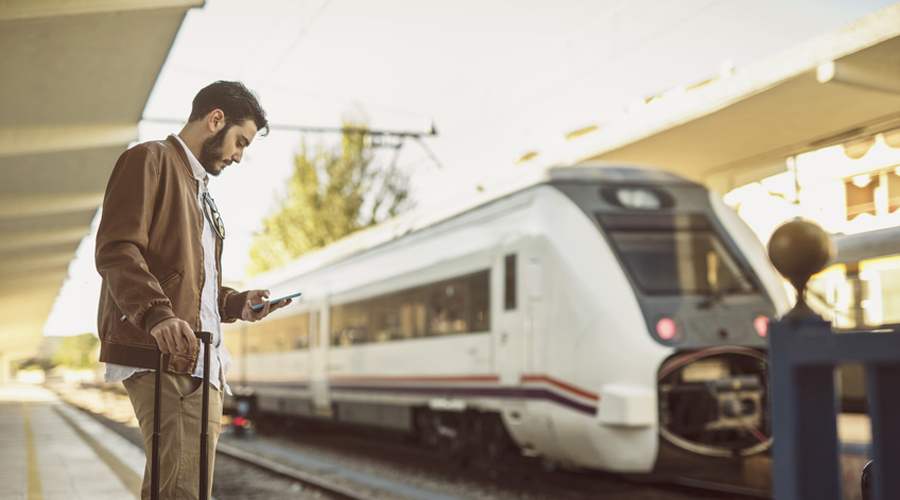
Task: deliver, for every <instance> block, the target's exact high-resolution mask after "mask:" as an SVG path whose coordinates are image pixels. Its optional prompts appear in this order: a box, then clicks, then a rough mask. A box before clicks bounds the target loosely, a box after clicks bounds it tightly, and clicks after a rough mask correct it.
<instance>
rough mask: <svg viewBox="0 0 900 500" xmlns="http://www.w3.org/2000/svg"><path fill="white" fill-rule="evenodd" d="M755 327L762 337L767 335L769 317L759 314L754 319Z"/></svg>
mask: <svg viewBox="0 0 900 500" xmlns="http://www.w3.org/2000/svg"><path fill="white" fill-rule="evenodd" d="M753 328H754V329H756V333H757V334H759V336H760V337H765V336H766V335H768V334H769V318H767V317H765V316H757V317H756V319H754V320H753Z"/></svg>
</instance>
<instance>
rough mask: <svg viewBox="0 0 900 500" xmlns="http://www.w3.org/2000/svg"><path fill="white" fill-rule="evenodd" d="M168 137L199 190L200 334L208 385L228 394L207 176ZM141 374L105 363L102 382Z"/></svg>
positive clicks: (228, 364) (200, 371)
mask: <svg viewBox="0 0 900 500" xmlns="http://www.w3.org/2000/svg"><path fill="white" fill-rule="evenodd" d="M172 137H174V138H175V139H177V140H178V143H179V144H181V147H182V148H183V149H184V152H185V153H186V154H187V157H188V161H189V162H190V164H191V171H192V172H193V174H194V177H195V178H196V179H197V180H198V181H200V182H199V183H198V184H199V188H198V189H197V204H198V205H199V207H200V213H201V214H203V217H202V218H203V233H202V235H201V241H202V243H203V264H204V270H205V274H206V280H204V283H203V291H202V292H201V295H200V328H202V329H203V331H206V332H210V333H212V351H211V352H210V356H209V360H210V366H209V373H210V377H209V378H210V382H211V383H212V385H213V386H214V387H215V388H216V389H218V390H220V391H221V390H222V387H223V386H224V388H225V392H227V393H228V394H231V389H230V388H229V387H228V384H227V383H226V382H225V374H226V373H228V369H229V368H231V354H230V353H229V352H228V349H227V348H226V347H225V344H224V343H223V342H222V318H221V316H220V315H219V307H218V297H219V290H218V283H219V276H218V272H217V270H216V240H215V238H218V236H217V235H216V234H214V232H213V229H212V226H211V223H210V221H209V217H212V213H211V211H210V210H209V209H208V208H207V207H206V206H204V205H205V204H206V201H205V200H204V196H203V195H204V194H206V186H207V184H208V183H209V176H208V175H207V173H206V170H205V169H204V168H203V166H202V165H200V162H199V161H198V160H197V158H195V157H194V154H193V153H192V152H191V150H190V149H188V147H187V145H185V143H184V141H182V140H181V137H178V136H177V135H175V134H173V135H172ZM204 349H205V346H204V345H203V344H202V343H201V345H200V360H199V362H198V363H197V370H196V371H195V372H194V374H193V376H194V377H198V378H202V377H203V350H204ZM142 371H151V370H147V369H146V368H135V367H133V366H123V365H117V364H115V363H107V364H106V375H105V376H104V380H106V381H107V382H121V381H122V380H125V379H127V378H129V377H131V376H132V375H134V374H135V373H138V372H142Z"/></svg>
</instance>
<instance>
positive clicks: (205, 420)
mask: <svg viewBox="0 0 900 500" xmlns="http://www.w3.org/2000/svg"><path fill="white" fill-rule="evenodd" d="M197 337H199V338H200V340H201V341H202V343H203V409H202V411H201V417H200V419H201V420H200V500H207V499H208V498H209V347H210V344H211V342H212V334H211V333H209V332H197Z"/></svg>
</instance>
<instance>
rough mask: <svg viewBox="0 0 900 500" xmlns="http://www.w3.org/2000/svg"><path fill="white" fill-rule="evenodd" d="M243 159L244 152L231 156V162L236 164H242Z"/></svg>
mask: <svg viewBox="0 0 900 500" xmlns="http://www.w3.org/2000/svg"><path fill="white" fill-rule="evenodd" d="M243 157H244V152H243V151H238V152H237V153H235V154H233V155H231V161H233V162H235V163H240V162H241V158H243Z"/></svg>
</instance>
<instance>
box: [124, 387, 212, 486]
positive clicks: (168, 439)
mask: <svg viewBox="0 0 900 500" xmlns="http://www.w3.org/2000/svg"><path fill="white" fill-rule="evenodd" d="M155 375H156V374H155V373H154V372H140V373H136V374H135V375H134V376H132V377H130V378H128V379H127V380H125V381H123V384H124V385H125V390H126V391H127V392H128V397H129V398H131V405H132V406H133V407H134V414H135V416H136V417H137V419H138V423H139V424H140V426H141V437H142V438H143V441H144V454H145V455H146V456H147V464H146V466H145V467H144V482H143V485H142V486H141V500H150V464H151V460H152V457H153V401H154V396H155V388H154V383H155ZM202 382H203V381H202V380H201V379H199V378H196V377H191V376H190V375H174V374H171V373H163V375H162V378H161V381H160V383H161V384H162V395H161V401H162V408H161V417H160V419H161V421H160V425H159V432H160V438H159V456H160V459H159V463H160V466H159V468H160V478H159V486H160V495H159V498H160V499H161V500H176V499H177V500H190V499H196V498H198V497H199V490H200V418H201V411H202V406H201V405H202V403H203V391H202V390H200V385H201V384H202ZM223 398H224V395H223V393H222V392H220V391H218V390H216V388H215V387H213V386H210V390H209V443H208V444H209V476H208V477H209V479H210V481H209V495H208V496H207V498H209V497H211V496H212V477H213V468H214V463H215V457H216V443H218V441H219V432H220V431H221V427H222V400H223Z"/></svg>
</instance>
